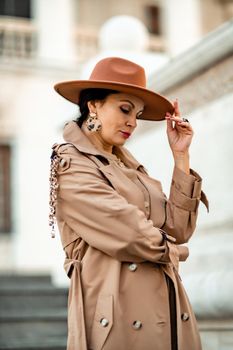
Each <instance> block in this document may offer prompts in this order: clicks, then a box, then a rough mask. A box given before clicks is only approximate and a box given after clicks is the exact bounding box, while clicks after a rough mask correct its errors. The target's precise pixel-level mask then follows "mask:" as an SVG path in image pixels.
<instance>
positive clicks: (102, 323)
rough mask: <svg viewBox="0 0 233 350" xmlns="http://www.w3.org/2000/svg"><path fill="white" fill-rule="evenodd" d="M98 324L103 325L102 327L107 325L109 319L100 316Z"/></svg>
mask: <svg viewBox="0 0 233 350" xmlns="http://www.w3.org/2000/svg"><path fill="white" fill-rule="evenodd" d="M100 324H101V326H103V327H107V326H108V324H109V321H108V320H107V318H101V320H100Z"/></svg>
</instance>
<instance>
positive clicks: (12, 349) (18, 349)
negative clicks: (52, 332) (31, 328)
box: [0, 335, 67, 350]
mask: <svg viewBox="0 0 233 350" xmlns="http://www.w3.org/2000/svg"><path fill="white" fill-rule="evenodd" d="M66 342H67V339H66V337H62V336H60V337H58V336H56V337H53V336H50V337H42V338H38V337H36V338H35V337H33V338H32V337H31V336H30V335H28V337H24V338H21V339H12V338H11V339H9V340H7V341H6V342H1V340H0V350H65V349H66Z"/></svg>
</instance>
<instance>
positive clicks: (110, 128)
mask: <svg viewBox="0 0 233 350" xmlns="http://www.w3.org/2000/svg"><path fill="white" fill-rule="evenodd" d="M55 89H56V91H57V92H58V93H59V94H61V95H62V96H63V97H65V98H66V99H68V100H70V101H71V102H74V103H77V104H78V105H79V107H80V112H81V116H80V118H79V119H78V120H77V121H72V122H70V123H68V124H67V125H66V126H65V130H64V139H65V141H66V143H64V144H61V145H57V144H55V145H54V146H53V153H52V163H51V164H52V167H51V178H50V180H51V202H50V205H51V216H50V219H51V222H50V224H51V226H52V228H53V225H54V220H55V216H56V219H57V223H58V228H59V232H60V234H61V240H62V245H63V248H64V250H65V254H66V259H65V270H66V272H67V275H68V276H69V277H70V278H71V285H70V291H69V301H68V305H69V306H68V345H67V349H68V350H87V349H89V350H100V349H104V350H131V349H132V350H171V349H172V350H178V349H179V350H187V349H188V350H199V349H201V345H200V339H199V334H198V330H197V326H196V321H195V317H194V314H193V311H192V309H191V306H190V304H189V301H188V299H187V296H186V294H185V291H184V288H183V286H182V282H181V280H180V277H179V275H178V265H179V260H185V259H186V258H187V256H188V252H187V248H186V247H183V246H180V244H182V243H185V242H187V241H188V240H189V238H190V237H191V235H192V233H193V231H194V229H195V224H196V218H197V208H198V204H199V201H200V200H202V201H203V202H204V203H205V204H206V206H207V207H208V202H207V199H206V197H205V195H204V193H203V192H202V191H201V178H200V177H199V175H198V174H197V173H195V172H194V171H193V170H190V168H189V153H188V150H189V146H190V143H191V140H192V137H193V130H192V127H191V125H190V123H189V122H188V120H187V119H184V118H181V116H180V112H179V106H178V103H177V101H175V102H174V105H173V104H171V103H170V102H169V101H168V100H166V99H165V98H164V97H162V96H160V95H158V94H156V93H154V92H152V91H150V90H148V89H146V87H145V73H144V70H143V68H142V67H140V66H138V65H137V64H135V63H133V62H130V61H128V60H124V59H121V58H117V57H111V58H105V59H103V60H101V61H100V62H98V63H97V65H96V66H95V68H94V70H93V72H92V74H91V77H90V79H89V80H84V81H80V80H79V81H71V82H63V83H59V84H57V85H55ZM137 119H148V120H162V119H166V122H167V135H168V140H169V144H170V147H171V150H172V154H173V158H174V172H173V178H172V184H171V191H170V197H169V199H167V198H166V196H165V195H164V193H163V192H162V187H161V185H160V182H158V181H157V180H154V179H152V178H150V177H149V175H148V174H147V172H146V170H145V169H144V167H143V166H142V165H141V164H140V163H138V162H137V161H136V160H135V158H134V157H133V156H132V155H131V154H130V153H129V151H127V150H126V149H125V148H124V147H123V146H124V144H125V142H126V140H127V139H128V138H129V137H132V134H133V132H134V130H135V128H136V126H137ZM55 209H56V213H55Z"/></svg>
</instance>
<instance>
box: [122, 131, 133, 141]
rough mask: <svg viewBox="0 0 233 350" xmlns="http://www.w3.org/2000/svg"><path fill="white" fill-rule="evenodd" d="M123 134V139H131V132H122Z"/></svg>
mask: <svg viewBox="0 0 233 350" xmlns="http://www.w3.org/2000/svg"><path fill="white" fill-rule="evenodd" d="M121 133H122V135H123V137H124V138H125V139H128V138H129V137H130V135H131V133H130V132H125V131H121Z"/></svg>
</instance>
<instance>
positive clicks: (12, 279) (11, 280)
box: [0, 274, 52, 287]
mask: <svg viewBox="0 0 233 350" xmlns="http://www.w3.org/2000/svg"><path fill="white" fill-rule="evenodd" d="M38 284H39V285H51V284H52V279H51V276H50V275H21V274H20V275H19V274H7V275H3V274H1V275H0V286H3V285H4V286H9V287H11V286H12V287H14V286H15V287H17V286H19V285H21V286H24V287H25V286H26V285H34V286H35V285H38Z"/></svg>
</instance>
